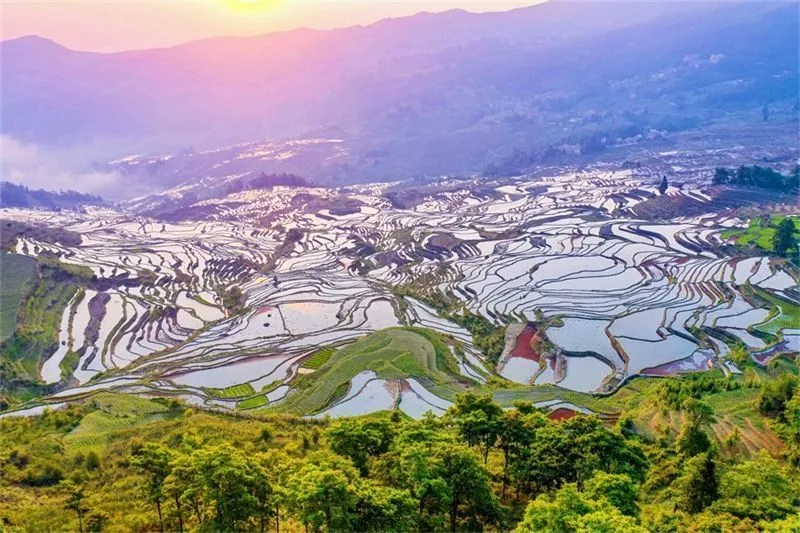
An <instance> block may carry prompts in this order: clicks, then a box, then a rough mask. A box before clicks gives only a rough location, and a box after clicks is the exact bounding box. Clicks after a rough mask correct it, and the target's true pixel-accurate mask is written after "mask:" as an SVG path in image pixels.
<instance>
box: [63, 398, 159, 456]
mask: <svg viewBox="0 0 800 533" xmlns="http://www.w3.org/2000/svg"><path fill="white" fill-rule="evenodd" d="M91 404H92V406H93V407H94V408H95V410H93V411H92V412H91V413H89V414H87V415H86V416H84V417H83V419H82V420H81V422H80V424H78V426H77V427H76V428H75V429H73V430H72V431H70V432H69V433H68V434H67V435H66V436H65V437H64V444H65V446H66V450H67V451H68V452H84V453H85V452H87V451H90V450H94V451H97V452H99V451H101V450H103V449H104V448H105V447H106V446H107V445H108V444H109V443H110V442H112V441H113V440H114V439H116V438H119V437H120V436H132V434H134V433H135V428H136V427H137V426H141V425H144V424H149V423H151V422H155V421H157V420H163V419H165V418H167V417H168V416H169V415H170V409H169V408H168V407H167V406H165V405H163V404H160V403H156V402H153V401H151V400H148V399H146V398H140V397H138V396H132V395H123V394H101V395H98V396H95V397H93V398H92V400H91ZM132 430H133V431H132Z"/></svg>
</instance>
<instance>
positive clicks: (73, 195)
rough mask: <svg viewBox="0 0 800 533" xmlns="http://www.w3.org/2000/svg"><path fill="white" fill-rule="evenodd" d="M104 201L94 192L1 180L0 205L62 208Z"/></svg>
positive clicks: (97, 203) (96, 203)
mask: <svg viewBox="0 0 800 533" xmlns="http://www.w3.org/2000/svg"><path fill="white" fill-rule="evenodd" d="M102 203H103V198H101V197H100V196H97V195H94V194H83V193H80V192H77V191H57V192H56V191H46V190H43V189H38V190H33V189H29V188H28V187H25V186H24V185H17V184H15V183H11V182H8V181H0V207H25V208H29V207H38V208H44V209H61V208H73V207H78V206H81V205H99V204H102Z"/></svg>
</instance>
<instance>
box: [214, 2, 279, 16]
mask: <svg viewBox="0 0 800 533" xmlns="http://www.w3.org/2000/svg"><path fill="white" fill-rule="evenodd" d="M222 3H223V4H224V5H225V7H227V8H228V9H230V10H232V11H235V12H238V13H247V12H254V11H264V10H265V9H269V8H270V7H272V6H274V5H275V4H277V3H278V2H277V0H222Z"/></svg>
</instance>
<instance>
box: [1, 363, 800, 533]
mask: <svg viewBox="0 0 800 533" xmlns="http://www.w3.org/2000/svg"><path fill="white" fill-rule="evenodd" d="M796 374H797V367H796V366H795V365H794V363H793V362H792V361H790V360H789V359H786V358H780V359H776V360H775V361H774V362H773V363H772V364H771V365H770V367H769V368H768V369H766V370H759V369H758V368H757V367H755V366H747V367H746V370H745V372H744V374H742V375H738V376H729V377H721V375H715V374H706V375H703V376H688V377H682V378H666V379H663V380H645V381H643V383H644V384H645V385H644V386H641V385H639V386H634V387H630V386H629V387H627V388H624V389H622V390H621V391H620V392H619V393H617V399H616V401H618V402H619V403H620V404H621V405H624V409H623V411H622V414H621V416H620V417H619V418H618V419H616V418H605V419H601V418H598V417H596V416H585V415H581V414H578V415H577V416H569V415H568V414H567V415H566V418H563V417H564V416H565V413H564V412H563V411H554V412H553V413H551V414H550V415H549V417H548V416H547V415H545V414H544V412H543V411H540V410H538V409H536V408H534V407H533V406H532V405H531V404H528V403H524V402H519V403H517V404H516V407H515V408H513V409H509V410H504V409H502V408H500V407H499V406H498V405H497V404H495V403H493V402H492V401H491V400H490V399H489V397H488V396H478V395H474V394H466V395H462V396H459V397H458V399H457V401H456V403H455V404H454V406H453V407H451V408H450V409H449V410H448V411H447V412H446V413H445V414H444V415H443V416H441V417H436V416H433V415H429V416H427V417H423V418H422V419H421V420H417V421H414V420H411V419H409V418H407V417H405V415H402V414H401V413H399V412H394V413H392V414H388V413H385V412H384V413H377V414H375V415H372V416H368V417H361V418H354V419H341V420H336V421H331V420H329V419H327V418H326V419H308V418H296V417H292V416H286V415H261V416H244V415H239V416H234V415H224V414H217V413H213V412H208V411H203V410H198V409H196V408H187V407H186V406H185V405H183V404H181V403H179V402H177V401H176V400H169V401H167V400H163V399H152V400H151V399H144V398H139V397H135V396H129V395H117V394H101V395H98V396H95V397H93V398H92V399H89V400H85V401H84V402H83V403H77V404H72V405H70V406H68V407H63V408H61V409H59V410H56V411H48V412H46V413H45V414H43V415H41V416H37V417H33V418H6V419H3V420H0V493H1V494H2V499H0V501H1V502H2V505H0V528H2V530H3V531H49V530H65V529H66V530H79V531H158V530H162V531H165V530H166V531H481V530H486V531H508V530H512V529H516V530H517V531H553V532H556V531H664V532H666V531H752V530H756V529H761V530H765V531H796V530H797V528H798V527H800V514H798V509H800V507H799V505H800V497H798V495H800V476H799V475H798V465H800V388H798V379H797V377H796ZM742 417H744V419H745V426H744V427H746V428H750V429H747V430H746V431H741V430H740V429H739V426H738V425H737V422H741V420H740V419H741V418H742ZM614 420H616V422H614Z"/></svg>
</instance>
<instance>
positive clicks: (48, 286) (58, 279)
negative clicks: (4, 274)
mask: <svg viewBox="0 0 800 533" xmlns="http://www.w3.org/2000/svg"><path fill="white" fill-rule="evenodd" d="M77 290H78V285H77V284H76V283H75V278H74V277H73V276H72V275H71V274H70V273H69V272H66V271H64V270H62V269H60V268H57V267H52V266H50V265H49V264H43V265H42V266H41V268H40V269H39V279H38V281H37V283H36V285H35V287H34V288H33V290H32V291H31V292H30V294H29V295H28V296H27V298H26V300H25V302H24V304H23V305H22V306H21V308H20V315H19V327H18V328H17V329H16V331H14V333H13V334H12V335H11V337H10V338H8V339H6V340H5V341H4V342H3V344H2V346H1V347H0V360H2V363H3V365H4V366H5V367H6V368H5V370H6V373H7V378H8V379H10V380H12V379H24V380H29V381H33V382H36V381H37V380H38V375H39V364H40V362H41V361H42V360H43V359H45V358H46V357H48V356H49V355H50V354H51V353H52V352H53V351H55V349H56V344H57V342H58V328H59V326H60V325H61V317H62V315H63V313H64V310H65V309H66V308H67V305H68V304H69V302H70V300H71V299H72V297H73V296H74V295H75V293H76V292H77ZM9 376H10V377H9Z"/></svg>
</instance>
